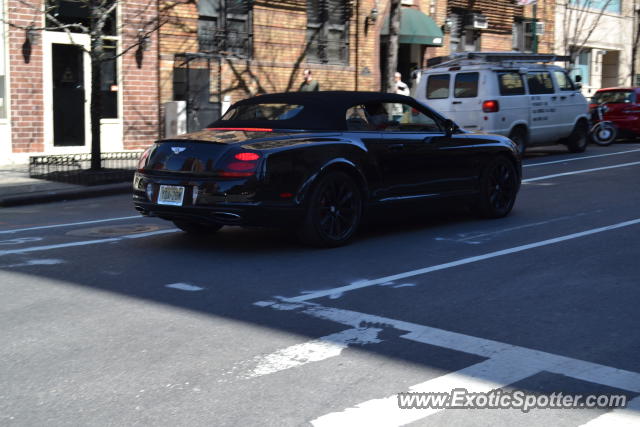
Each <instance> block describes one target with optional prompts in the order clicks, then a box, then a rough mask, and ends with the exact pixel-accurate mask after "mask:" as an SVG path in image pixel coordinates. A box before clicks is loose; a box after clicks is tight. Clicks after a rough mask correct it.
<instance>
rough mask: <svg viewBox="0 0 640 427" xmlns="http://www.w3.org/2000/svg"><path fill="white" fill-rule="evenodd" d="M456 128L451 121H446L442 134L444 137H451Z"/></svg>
mask: <svg viewBox="0 0 640 427" xmlns="http://www.w3.org/2000/svg"><path fill="white" fill-rule="evenodd" d="M457 128H458V126H457V125H456V124H455V122H454V121H453V120H451V119H446V120H445V121H444V133H445V135H446V136H448V137H449V136H451V135H453V133H454V132H455V131H456V129H457Z"/></svg>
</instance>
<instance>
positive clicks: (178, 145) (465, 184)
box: [133, 92, 522, 246]
mask: <svg viewBox="0 0 640 427" xmlns="http://www.w3.org/2000/svg"><path fill="white" fill-rule="evenodd" d="M521 172H522V169H521V163H520V157H519V155H518V153H517V150H516V148H515V146H514V144H513V143H512V142H511V140H509V139H508V138H505V137H502V136H497V135H486V134H478V133H469V132H466V131H464V130H462V129H460V128H458V127H457V126H456V125H455V123H453V122H452V121H451V120H448V119H445V118H443V117H442V116H440V115H439V114H438V113H436V112H435V111H433V110H431V109H430V108H428V107H427V106H425V105H423V104H421V103H419V102H417V101H416V100H414V99H413V98H410V97H406V96H401V95H396V94H385V93H376V92H311V93H310V92H305V93H283V94H271V95H262V96H257V97H254V98H250V99H247V100H244V101H240V102H238V103H236V104H234V105H233V106H232V107H231V108H230V109H229V111H227V112H226V114H224V116H223V117H222V118H221V119H220V120H218V121H216V122H214V123H212V124H211V125H210V126H209V127H208V128H207V129H204V130H202V131H198V132H194V133H190V134H187V135H181V136H177V137H173V138H169V139H165V140H160V141H158V142H156V143H155V144H153V146H151V147H150V148H149V149H147V150H146V151H145V152H144V153H143V155H142V157H141V158H140V162H139V165H138V171H137V173H136V174H135V177H134V182H133V187H134V192H133V200H134V204H135V208H136V209H137V210H138V211H139V212H140V213H142V214H143V215H149V216H157V217H160V218H163V219H166V220H169V221H173V222H174V223H175V225H176V226H178V227H179V228H181V229H182V230H184V231H186V232H189V233H198V234H202V233H210V232H214V231H217V230H219V229H220V228H221V227H222V226H224V225H261V226H286V227H295V228H296V229H297V230H298V233H299V235H300V236H301V238H302V239H303V240H304V241H306V242H308V243H310V244H313V245H317V246H339V245H342V244H345V243H346V242H348V241H349V240H350V239H351V238H352V237H353V235H354V233H355V232H356V230H357V228H358V225H359V224H360V222H361V219H362V216H363V214H365V213H366V212H367V211H369V210H370V209H373V208H375V207H377V206H390V205H402V206H406V203H408V202H416V203H417V202H420V201H425V200H436V199H445V198H446V199H449V198H452V197H455V198H466V199H467V200H468V202H470V204H472V205H473V206H474V207H475V208H476V209H477V211H478V213H479V214H481V215H482V216H485V217H489V218H497V217H502V216H504V215H507V214H508V213H509V212H510V211H511V208H512V207H513V204H514V201H515V198H516V194H517V192H518V189H519V187H520V180H521Z"/></svg>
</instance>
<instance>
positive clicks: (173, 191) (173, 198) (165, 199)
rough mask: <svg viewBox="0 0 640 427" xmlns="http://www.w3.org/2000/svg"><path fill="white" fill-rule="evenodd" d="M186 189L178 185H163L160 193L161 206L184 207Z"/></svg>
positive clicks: (159, 202) (159, 201)
mask: <svg viewBox="0 0 640 427" xmlns="http://www.w3.org/2000/svg"><path fill="white" fill-rule="evenodd" d="M183 199H184V187H180V186H177V185H161V186H160V192H158V204H159V205H171V206H182V200H183Z"/></svg>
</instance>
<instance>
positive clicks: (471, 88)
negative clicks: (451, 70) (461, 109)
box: [453, 73, 480, 98]
mask: <svg viewBox="0 0 640 427" xmlns="http://www.w3.org/2000/svg"><path fill="white" fill-rule="evenodd" d="M479 75H480V74H479V73H458V74H456V82H455V85H454V89H453V96H454V97H456V98H475V97H476V96H478V76H479Z"/></svg>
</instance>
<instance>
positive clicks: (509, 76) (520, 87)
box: [497, 71, 525, 96]
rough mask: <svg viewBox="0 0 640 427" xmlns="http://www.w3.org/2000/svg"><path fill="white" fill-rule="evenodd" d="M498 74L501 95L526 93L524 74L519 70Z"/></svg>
mask: <svg viewBox="0 0 640 427" xmlns="http://www.w3.org/2000/svg"><path fill="white" fill-rule="evenodd" d="M497 74H498V86H500V95H502V96H509V95H524V94H525V91H524V82H523V81H522V76H521V75H520V73H518V72H517V71H505V72H500V73H497Z"/></svg>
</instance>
